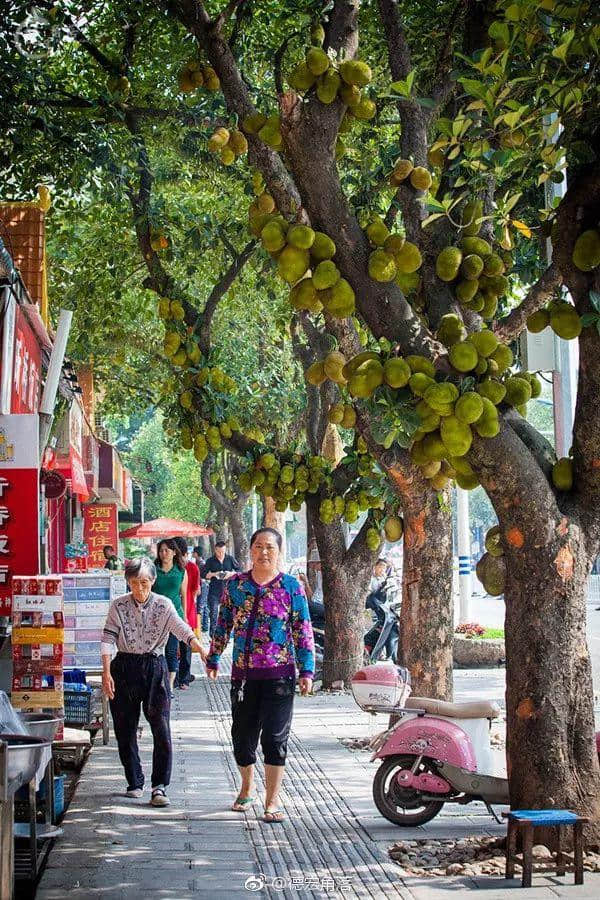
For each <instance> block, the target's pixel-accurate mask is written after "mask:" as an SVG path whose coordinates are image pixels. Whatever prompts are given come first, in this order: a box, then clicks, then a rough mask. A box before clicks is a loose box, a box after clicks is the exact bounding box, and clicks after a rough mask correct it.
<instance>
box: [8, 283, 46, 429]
mask: <svg viewBox="0 0 600 900" xmlns="http://www.w3.org/2000/svg"><path fill="white" fill-rule="evenodd" d="M2 324H3V334H2V375H1V378H0V382H1V386H0V409H1V410H2V412H3V413H6V414H9V413H35V412H37V411H38V406H39V399H40V385H41V378H42V351H41V348H40V345H39V341H38V339H37V337H36V334H35V332H34V330H33V328H32V327H31V325H30V324H29V322H28V321H27V318H26V316H25V314H24V312H23V310H22V308H21V306H20V304H18V303H17V302H16V301H15V298H14V297H13V296H10V295H9V297H8V299H7V302H6V306H5V312H4V316H3V323H2Z"/></svg>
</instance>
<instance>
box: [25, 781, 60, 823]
mask: <svg viewBox="0 0 600 900" xmlns="http://www.w3.org/2000/svg"><path fill="white" fill-rule="evenodd" d="M65 777H66V776H65V775H55V776H54V820H55V821H56V819H58V818H59V816H62V814H63V812H64V809H65ZM37 811H38V819H40V820H42V819H43V817H44V815H45V812H46V781H45V780H44V781H42V783H41V785H40V789H39V790H38V792H37ZM15 821H17V822H28V821H29V786H28V785H23V787H21V788H19V790H18V791H17V792H16V794H15Z"/></svg>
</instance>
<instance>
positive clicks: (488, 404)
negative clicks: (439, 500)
mask: <svg viewBox="0 0 600 900" xmlns="http://www.w3.org/2000/svg"><path fill="white" fill-rule="evenodd" d="M437 337H438V339H439V340H440V341H441V342H442V343H444V344H445V346H446V347H447V348H448V358H449V361H450V363H451V364H452V367H453V369H454V370H455V374H453V375H451V376H450V377H449V378H448V379H447V380H444V381H441V380H439V379H440V373H439V372H438V371H437V370H436V368H435V366H434V364H433V362H432V361H431V360H430V359H427V358H426V357H424V356H419V355H410V356H407V357H401V356H388V358H385V354H382V353H378V352H377V351H375V350H364V351H363V352H361V353H359V354H357V355H356V356H354V357H352V358H351V359H349V360H347V359H346V358H345V356H344V355H343V354H342V353H341V352H340V351H339V350H332V351H331V352H330V353H329V354H328V355H327V356H326V357H325V359H323V360H319V361H317V362H315V363H313V364H312V365H311V366H310V367H309V368H308V369H307V370H306V373H305V377H306V380H307V381H308V382H309V383H310V384H314V385H319V384H322V383H323V382H324V381H325V380H326V379H330V380H331V381H333V382H334V383H335V384H337V385H338V386H339V387H340V389H341V390H342V392H344V391H347V393H348V394H349V395H350V397H351V398H354V399H368V398H370V397H372V396H373V394H374V393H375V392H376V391H377V389H378V388H379V387H381V386H382V385H383V386H386V387H387V388H392V389H394V390H402V389H407V390H408V391H410V393H411V394H412V402H413V403H414V404H415V407H414V408H415V411H416V413H417V416H418V418H419V426H418V427H417V430H416V431H415V433H414V435H413V444H412V447H411V451H410V452H411V458H412V460H413V462H414V463H415V464H416V465H418V466H420V467H421V468H422V472H423V475H424V476H425V478H427V479H429V480H430V481H431V484H432V486H433V487H435V488H436V489H438V490H440V489H442V488H444V487H445V486H446V485H447V483H448V481H449V480H450V479H456V481H457V482H458V484H459V485H460V486H461V487H464V488H466V489H469V488H472V487H475V486H476V485H477V484H478V481H477V478H476V477H475V475H474V473H473V470H472V469H471V467H470V465H469V464H468V463H467V462H466V461H465V460H464V459H462V457H464V456H465V455H466V454H467V453H468V451H469V449H470V447H471V443H472V440H473V431H475V432H476V433H477V434H478V435H479V436H480V437H487V438H492V437H495V436H496V435H497V434H498V432H499V430H500V424H499V415H498V409H497V407H498V405H499V404H500V403H505V404H508V405H510V406H513V407H515V408H516V409H517V410H518V412H519V413H520V414H521V415H525V414H526V407H527V403H528V401H529V400H530V399H531V398H532V397H538V396H539V395H540V393H541V384H540V382H539V381H538V379H537V377H536V376H535V375H534V374H532V373H529V372H519V373H518V374H512V373H511V372H510V367H511V366H512V364H513V353H512V351H511V349H510V347H508V346H507V345H505V344H501V343H499V341H498V339H497V338H496V336H495V335H494V334H493V333H492V332H491V331H489V330H488V329H484V330H483V331H479V332H475V333H473V334H470V335H467V334H466V331H465V328H464V325H463V323H462V321H461V320H460V318H459V317H458V316H456V315H454V314H451V313H450V314H448V315H446V316H444V317H443V318H442V320H441V322H440V326H439V329H438V331H437ZM444 377H445V376H444ZM466 378H469V379H470V382H469V383H465V384H464V387H463V383H464V381H465V379H466ZM471 379H472V380H471ZM329 420H330V421H331V422H332V423H334V424H339V425H342V426H343V427H353V425H354V423H355V421H356V414H355V412H354V410H353V409H352V407H350V406H349V405H348V404H347V403H345V402H339V403H336V404H334V405H333V406H332V407H331V409H330V411H329Z"/></svg>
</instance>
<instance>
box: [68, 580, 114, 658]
mask: <svg viewBox="0 0 600 900" xmlns="http://www.w3.org/2000/svg"><path fill="white" fill-rule="evenodd" d="M63 585H64V597H65V605H64V610H65V657H64V664H65V666H68V667H71V666H72V667H75V668H78V669H87V670H90V669H97V668H99V667H100V666H101V665H102V659H101V657H100V642H101V640H102V628H103V626H104V622H105V621H106V614H107V612H108V607H109V604H110V601H111V600H112V599H114V597H118V596H119V595H120V594H124V593H125V591H126V587H125V580H124V578H123V576H121V575H113V574H111V573H110V572H107V573H106V574H103V573H101V574H89V575H83V574H81V575H63Z"/></svg>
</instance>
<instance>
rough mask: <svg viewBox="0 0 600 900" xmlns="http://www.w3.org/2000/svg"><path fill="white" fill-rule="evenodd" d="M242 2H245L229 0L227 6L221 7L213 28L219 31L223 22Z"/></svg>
mask: <svg viewBox="0 0 600 900" xmlns="http://www.w3.org/2000/svg"><path fill="white" fill-rule="evenodd" d="M244 3H246V0H229V3H228V4H227V6H224V7H223V9H222V10H221V12H220V13H219V15H218V16H217V17H216V19H215V28H216V29H217V30H218V31H220V30H221V28H222V27H223V25H224V24H225V22H227V21H228V20H229V19H230V18H231V17H232V16H233V15H234V14H236V13H237V10H238V8H241V7H242V6H243V5H244Z"/></svg>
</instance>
